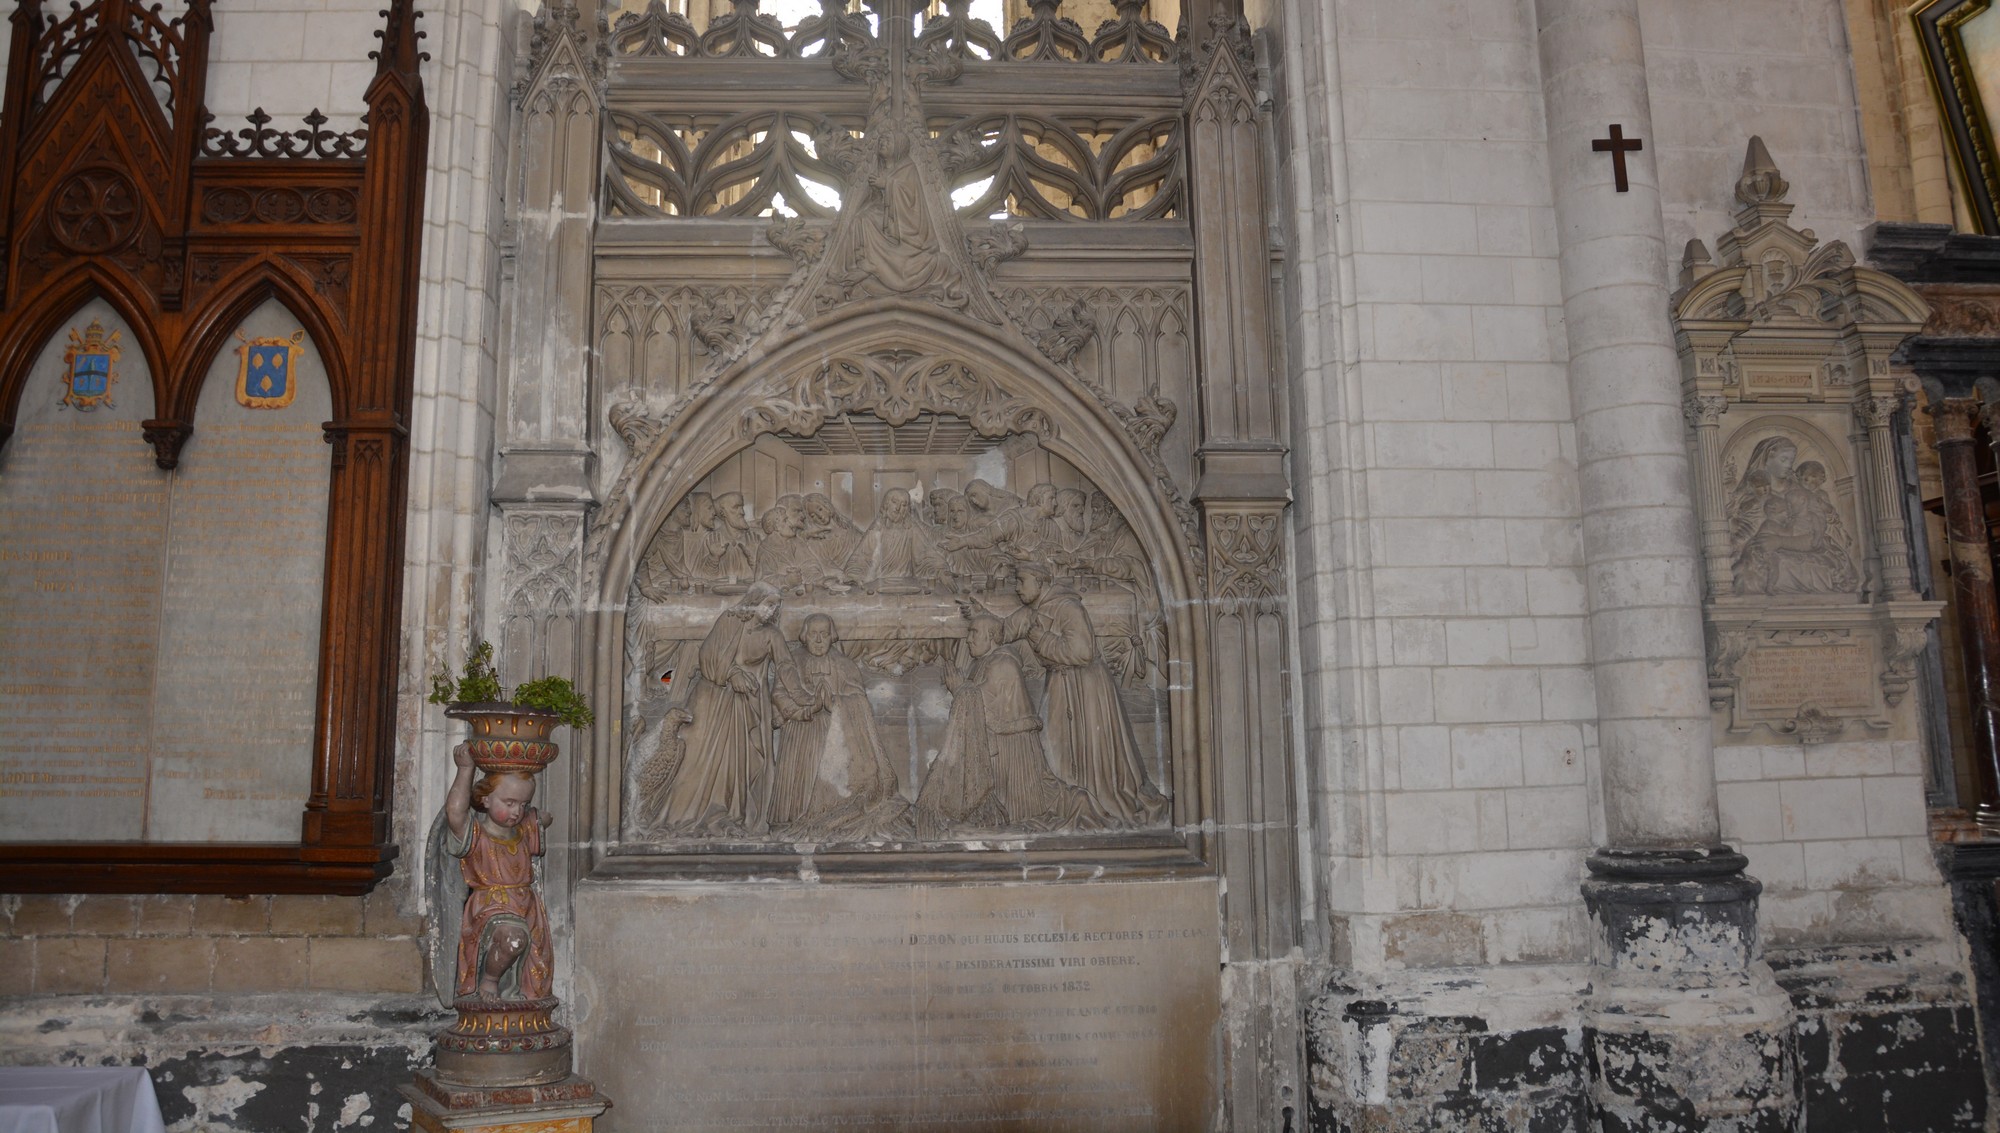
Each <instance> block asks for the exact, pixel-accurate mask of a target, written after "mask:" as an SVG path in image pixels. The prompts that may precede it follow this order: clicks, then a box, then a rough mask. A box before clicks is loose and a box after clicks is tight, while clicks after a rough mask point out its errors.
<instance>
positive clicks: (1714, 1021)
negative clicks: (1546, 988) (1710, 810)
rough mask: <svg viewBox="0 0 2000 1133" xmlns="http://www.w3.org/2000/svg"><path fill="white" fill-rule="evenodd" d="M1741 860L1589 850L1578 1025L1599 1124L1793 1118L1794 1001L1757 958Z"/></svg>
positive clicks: (1787, 1122) (1691, 853) (1741, 1127)
mask: <svg viewBox="0 0 2000 1133" xmlns="http://www.w3.org/2000/svg"><path fill="white" fill-rule="evenodd" d="M1745 864H1746V862H1745V859H1744V857H1743V855H1741V854H1738V853H1736V852H1735V851H1734V850H1731V849H1730V848H1729V847H1727V846H1716V847H1713V848H1711V849H1708V850H1685V851H1683V850H1663V851H1627V850H1600V851H1599V852H1598V853H1596V854H1595V855H1593V856H1592V857H1591V859H1590V862H1589V865H1590V872H1591V876H1590V878H1589V880H1587V881H1585V882H1584V883H1583V897H1584V903H1585V905H1586V906H1587V907H1588V908H1589V910H1590V916H1591V920H1592V921H1593V922H1594V923H1595V926H1596V928H1597V930H1598V932H1597V940H1596V954H1595V955H1594V956H1593V957H1592V960H1593V967H1594V968H1595V969H1596V970H1595V972H1594V975H1593V986H1592V989H1591V991H1590V993H1589V995H1588V996H1587V997H1586V999H1585V1003H1584V1026H1583V1032H1584V1047H1585V1058H1586V1061H1587V1063H1588V1066H1589V1073H1590V1100H1591V1107H1590V1108H1591V1109H1592V1110H1593V1111H1594V1113H1595V1115H1596V1120H1597V1127H1598V1128H1599V1129H1601V1130H1603V1131H1604V1133H1638V1131H1641V1130H1647V1131H1650V1130H1660V1131H1665V1130H1682V1129H1710V1128H1715V1129H1734V1130H1738V1131H1741V1133H1751V1131H1759V1133H1761V1131H1766V1130H1768V1131H1772V1133H1776V1131H1779V1130H1792V1129H1795V1128H1797V1125H1798V1121H1799V1091H1798V1074H1797V1066H1798V1054H1797V1050H1796V1039H1795V1037H1794V1035H1793V1019H1792V1011H1791V1001H1790V1000H1789V999H1788V998H1787V997H1786V995H1785V993H1784V992H1783V991H1782V990H1781V989H1780V988H1779V987H1778V984H1777V982H1776V980H1775V979H1774V978H1773V977H1772V975H1771V972H1770V970H1769V969H1768V968H1767V967H1766V966H1765V965H1764V964H1763V962H1762V961H1761V960H1760V959H1759V950H1758V943H1757V895H1758V893H1759V892H1761V891H1762V889H1763V886H1762V885H1760V884H1759V883H1758V882H1757V881H1756V879H1754V878H1751V877H1748V876H1746V875H1745V874H1744V873H1743V867H1744V865H1745Z"/></svg>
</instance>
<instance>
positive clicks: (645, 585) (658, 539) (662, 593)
mask: <svg viewBox="0 0 2000 1133" xmlns="http://www.w3.org/2000/svg"><path fill="white" fill-rule="evenodd" d="M698 494H699V493H694V494H690V495H686V496H682V497H681V502H680V503H678V504H675V505H674V510H673V511H671V512H669V513H667V520H666V522H665V523H662V524H660V530H659V533H658V534H656V535H654V536H653V541H652V542H651V543H649V544H647V545H646V553H645V555H643V556H642V557H641V558H640V560H639V569H638V571H637V572H636V573H635V574H634V581H635V582H636V583H637V585H638V587H639V593H640V594H642V595H644V596H645V597H647V598H649V599H651V600H652V601H655V602H663V601H666V600H667V599H668V598H669V597H670V596H671V595H672V593H673V592H674V591H676V590H680V589H683V588H685V587H686V586H687V583H688V573H687V541H688V535H689V533H690V531H691V530H692V528H693V527H694V496H695V495H698ZM704 498H705V497H704Z"/></svg>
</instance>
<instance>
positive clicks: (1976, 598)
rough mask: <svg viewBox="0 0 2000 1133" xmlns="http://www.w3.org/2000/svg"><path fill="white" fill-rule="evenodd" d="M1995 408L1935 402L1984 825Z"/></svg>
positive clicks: (1998, 619)
mask: <svg viewBox="0 0 2000 1133" xmlns="http://www.w3.org/2000/svg"><path fill="white" fill-rule="evenodd" d="M1994 409H1995V407H1993V406H1983V405H1982V404H1981V402H1980V399H1979V398H1977V397H1946V398H1941V399H1938V400H1936V401H1934V402H1933V403H1932V406H1931V415H1932V420H1933V422H1934V424H1935V427H1936V430H1937V450H1938V470H1939V472H1940V473H1941V474H1942V476H1943V479H1944V524H1945V539H1946V541H1947V543H1948V544H1949V545H1950V548H1951V589H1952V605H1953V606H1954V607H1955V608H1957V610H1958V650H1959V656H1960V657H1961V658H1963V662H1964V666H1965V690H1966V701H1967V705H1966V707H1967V709H1968V713H1967V720H1966V729H1967V731H1969V732H1970V733H1971V735H1972V766H1973V776H1974V779H1975V780H1976V781H1977V783H1978V785H1979V805H1978V809H1977V811H1976V814H1977V817H1978V819H1979V824H1980V825H1981V826H1986V827H1991V826H1994V825H1996V824H2000V806H1996V803H2000V705H1997V704H1996V690H1995V687H1994V685H1995V679H1996V674H1995V672H1994V666H1995V664H1996V663H2000V600H1996V597H1995V594H1994V588H1993V547H1992V544H1991V543H1990V542H1989V541H1988V539H1987V537H1986V507H1985V503H1984V501H1982V500H1981V498H1980V493H1979V456H1978V452H1977V451H1976V450H1975V449H1974V448H1973V431H1974V430H1975V429H1976V428H1977V427H1978V424H1979V420H1980V418H1981V417H1982V416H1984V417H1985V418H1986V421H1987V428H1988V429H1989V431H1990V430H1991V429H1992V428H1993V427H1994V426H1995V425H2000V420H1996V419H1995V416H1994V413H1993V411H1994Z"/></svg>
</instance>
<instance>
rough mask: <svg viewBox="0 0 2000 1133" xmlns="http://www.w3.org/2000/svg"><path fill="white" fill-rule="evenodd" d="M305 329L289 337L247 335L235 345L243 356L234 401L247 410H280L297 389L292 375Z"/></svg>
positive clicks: (297, 363) (294, 373) (295, 371)
mask: <svg viewBox="0 0 2000 1133" xmlns="http://www.w3.org/2000/svg"><path fill="white" fill-rule="evenodd" d="M304 342H305V332H304V331H299V332H297V333H296V334H293V335H292V336H291V337H289V338H246V339H244V340H243V345H242V346H239V347H237V353H238V354H239V355H241V357H242V359H243V366H242V371H241V372H240V373H239V374H238V375H237V378H236V400H237V401H238V402H240V403H241V404H242V405H243V406H244V407H245V408H249V409H283V408H284V407H285V406H287V405H290V404H291V403H292V396H293V395H294V394H296V393H297V392H298V389H297V383H296V382H295V380H294V379H295V378H296V376H297V371H298V368H299V353H300V351H301V349H302V348H303V345H304Z"/></svg>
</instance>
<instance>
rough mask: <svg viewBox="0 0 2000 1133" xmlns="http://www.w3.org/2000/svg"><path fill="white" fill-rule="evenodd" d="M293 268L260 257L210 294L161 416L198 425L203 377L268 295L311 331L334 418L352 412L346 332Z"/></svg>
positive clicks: (192, 332)
mask: <svg viewBox="0 0 2000 1133" xmlns="http://www.w3.org/2000/svg"><path fill="white" fill-rule="evenodd" d="M298 274H299V273H297V271H296V269H288V267H287V266H286V265H280V264H277V263H272V262H269V261H265V262H260V263H258V264H256V265H254V266H253V267H251V268H250V269H248V270H246V271H244V272H243V273H242V274H240V275H238V276H236V277H235V278H233V279H231V280H229V281H228V282H227V283H226V284H225V285H224V286H223V287H222V288H221V289H219V290H218V291H216V292H215V293H214V294H213V295H211V296H210V298H209V301H208V303H207V305H206V306H205V309H204V312H203V316H202V318H201V319H200V320H199V321H197V322H196V323H195V324H194V325H193V326H192V327H191V328H190V333H189V336H188V338H187V341H186V343H185V344H184V345H183V346H182V352H181V356H180V357H179V358H178V359H176V361H175V369H176V371H177V372H178V373H180V374H182V375H184V377H183V378H182V379H181V380H179V381H177V382H176V383H175V387H176V389H177V396H176V400H175V402H174V403H173V404H172V406H171V407H170V408H171V409H172V412H171V413H165V414H162V416H170V417H174V418H176V419H178V420H182V421H187V422H189V423H191V424H198V422H195V420H194V412H195V406H196V404H197V403H198V402H199V400H200V398H201V385H202V378H203V376H204V375H206V374H207V373H208V371H209V367H210V366H211V365H212V364H213V363H214V361H215V358H216V356H217V355H219V354H221V353H222V352H224V351H226V350H228V349H230V337H231V335H232V334H234V333H235V332H236V329H237V327H238V325H239V324H241V323H242V322H243V319H244V317H245V316H247V315H249V314H250V312H252V311H254V310H256V309H257V308H259V307H261V306H263V305H264V303H265V302H267V301H269V300H273V299H275V300H277V301H278V302H279V303H280V304H282V305H283V306H284V308H285V309H286V311H288V312H289V313H290V314H291V315H292V317H293V318H295V319H297V320H298V321H299V323H300V324H301V326H302V327H303V328H304V329H305V331H306V333H307V334H309V335H311V336H312V341H313V344H314V346H315V347H316V348H317V349H318V351H319V354H320V357H321V359H322V363H323V365H324V366H325V367H326V379H327V385H328V387H329V390H330V392H331V395H332V398H333V413H334V416H335V417H345V416H347V415H348V414H349V413H351V412H352V407H353V397H354V380H353V377H352V376H351V374H350V372H349V363H348V359H347V355H346V350H345V347H346V341H345V336H343V335H341V334H340V333H339V324H338V323H336V322H335V321H334V320H333V319H332V318H331V317H329V314H328V312H327V311H326V309H325V306H324V303H323V301H320V300H318V299H316V298H315V297H314V296H313V295H312V294H311V293H310V292H309V290H308V288H309V287H310V284H304V283H302V281H301V280H300V279H299V278H298Z"/></svg>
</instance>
